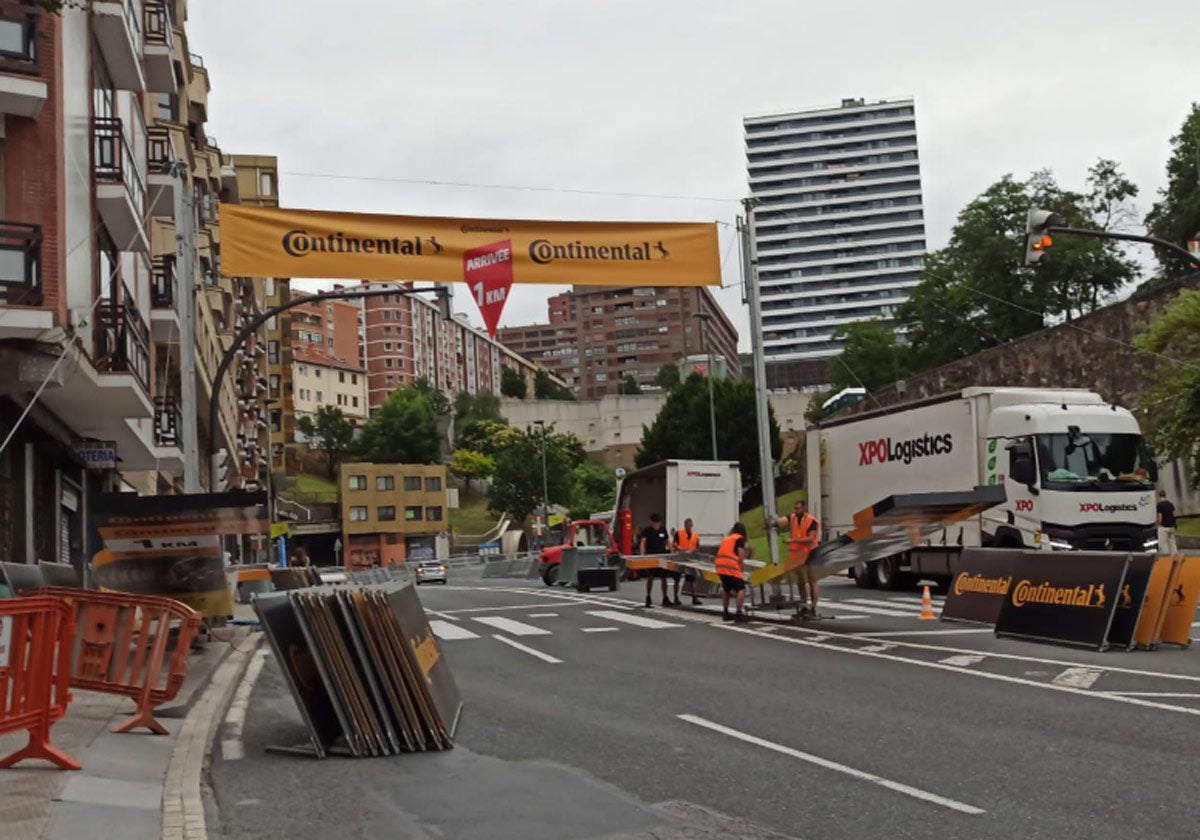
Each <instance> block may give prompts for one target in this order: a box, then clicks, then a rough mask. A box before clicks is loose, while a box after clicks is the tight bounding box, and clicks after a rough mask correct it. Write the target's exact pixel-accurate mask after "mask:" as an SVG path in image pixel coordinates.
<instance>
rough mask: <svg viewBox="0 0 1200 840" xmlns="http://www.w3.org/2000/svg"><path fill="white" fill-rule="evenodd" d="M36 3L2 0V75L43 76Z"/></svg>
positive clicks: (0, 49) (0, 17)
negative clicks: (39, 51)
mask: <svg viewBox="0 0 1200 840" xmlns="http://www.w3.org/2000/svg"><path fill="white" fill-rule="evenodd" d="M41 15H42V10H41V8H40V7H39V6H38V5H37V4H36V3H34V4H30V3H20V2H16V0H0V72H4V73H20V74H22V75H26V76H38V75H41V72H42V67H41V61H40V56H39V53H38V45H39V39H38V21H39V20H40V19H41Z"/></svg>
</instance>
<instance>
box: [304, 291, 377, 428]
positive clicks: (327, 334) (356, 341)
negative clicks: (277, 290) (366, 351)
mask: <svg viewBox="0 0 1200 840" xmlns="http://www.w3.org/2000/svg"><path fill="white" fill-rule="evenodd" d="M337 288H341V287H337ZM361 323H362V303H361V301H346V300H325V301H320V302H317V303H312V304H306V305H304V306H297V307H296V308H295V309H293V310H292V352H293V356H292V359H293V362H292V384H293V388H292V395H293V401H294V405H295V414H296V419H297V421H298V420H299V419H300V418H302V417H305V416H313V415H315V414H316V412H317V409H318V408H320V407H321V406H322V405H332V406H336V407H338V408H340V409H341V410H342V413H343V414H344V415H346V417H347V418H349V419H350V420H351V422H353V423H355V425H360V424H361V423H363V422H364V421H365V420H366V419H367V416H368V410H367V372H366V368H365V367H363V363H362V341H361V332H362V328H361ZM296 441H297V442H298V443H306V442H307V439H306V438H305V437H304V435H303V434H302V433H301V432H300V431H299V430H297V431H296Z"/></svg>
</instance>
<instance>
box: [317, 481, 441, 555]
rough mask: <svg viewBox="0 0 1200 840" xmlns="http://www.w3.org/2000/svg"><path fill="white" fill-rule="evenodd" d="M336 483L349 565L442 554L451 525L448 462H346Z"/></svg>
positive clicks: (344, 549)
mask: <svg viewBox="0 0 1200 840" xmlns="http://www.w3.org/2000/svg"><path fill="white" fill-rule="evenodd" d="M338 482H339V486H340V490H341V506H342V543H343V546H344V548H343V551H344V558H343V559H344V562H345V565H346V567H347V568H348V569H360V568H370V567H371V566H378V565H383V566H388V565H391V564H393V563H404V562H406V561H409V560H413V561H416V560H430V559H433V558H434V557H436V556H438V548H437V546H438V540H439V535H442V534H445V533H446V532H447V531H448V529H449V524H448V523H449V512H448V508H449V500H448V494H447V489H446V467H445V466H444V465H441V464H434V465H426V464H371V463H363V462H358V463H352V464H342V465H341V466H340V467H339V468H338ZM442 542H443V544H445V545H448V543H447V541H446V539H445V537H442Z"/></svg>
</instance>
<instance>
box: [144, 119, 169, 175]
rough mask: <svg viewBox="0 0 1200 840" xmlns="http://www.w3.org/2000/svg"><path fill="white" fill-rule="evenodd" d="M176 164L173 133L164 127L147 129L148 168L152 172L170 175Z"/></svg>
mask: <svg viewBox="0 0 1200 840" xmlns="http://www.w3.org/2000/svg"><path fill="white" fill-rule="evenodd" d="M174 163H175V145H174V144H173V143H172V142H171V131H170V129H168V128H165V127H164V126H160V125H159V126H153V127H151V128H148V129H146V166H147V167H148V168H149V169H150V171H151V172H153V173H157V174H161V175H169V174H170V173H171V166H172V164H174Z"/></svg>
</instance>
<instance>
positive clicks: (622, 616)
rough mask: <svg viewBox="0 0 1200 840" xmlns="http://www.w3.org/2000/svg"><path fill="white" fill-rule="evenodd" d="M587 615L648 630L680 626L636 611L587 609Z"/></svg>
mask: <svg viewBox="0 0 1200 840" xmlns="http://www.w3.org/2000/svg"><path fill="white" fill-rule="evenodd" d="M587 614H588V615H591V616H595V617H596V618H607V619H608V620H609V621H619V622H622V623H624V624H632V625H633V626H635V627H645V628H647V629H649V630H662V629H664V628H666V627H682V626H683V625H682V624H678V623H676V622H672V621H659V620H658V619H657V618H646V617H645V616H641V615H638V614H637V613H624V612H617V611H615V610H588V613H587Z"/></svg>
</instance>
